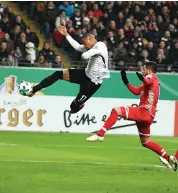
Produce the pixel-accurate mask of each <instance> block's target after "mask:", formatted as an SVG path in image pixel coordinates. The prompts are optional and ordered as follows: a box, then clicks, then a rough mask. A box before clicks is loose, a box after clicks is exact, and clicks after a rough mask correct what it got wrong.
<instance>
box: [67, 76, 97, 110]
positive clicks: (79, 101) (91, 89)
mask: <svg viewBox="0 0 178 193" xmlns="http://www.w3.org/2000/svg"><path fill="white" fill-rule="evenodd" d="M100 86H101V84H98V85H96V84H94V83H93V82H91V80H89V79H88V78H87V77H85V78H84V79H83V80H82V82H81V83H80V91H79V94H78V95H77V97H76V98H75V99H74V100H73V102H72V103H71V105H70V108H71V110H70V112H71V113H77V112H78V111H80V110H81V109H82V108H83V107H84V103H85V102H86V101H87V100H88V99H89V98H90V97H91V96H92V95H93V94H94V93H95V92H96V91H97V90H98V89H99V88H100Z"/></svg>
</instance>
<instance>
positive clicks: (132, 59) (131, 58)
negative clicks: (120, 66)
mask: <svg viewBox="0 0 178 193" xmlns="http://www.w3.org/2000/svg"><path fill="white" fill-rule="evenodd" d="M136 61H137V55H136V51H135V49H133V48H131V49H130V50H129V52H128V54H127V55H126V57H125V61H124V62H125V63H127V64H128V65H129V66H132V65H135V64H136Z"/></svg>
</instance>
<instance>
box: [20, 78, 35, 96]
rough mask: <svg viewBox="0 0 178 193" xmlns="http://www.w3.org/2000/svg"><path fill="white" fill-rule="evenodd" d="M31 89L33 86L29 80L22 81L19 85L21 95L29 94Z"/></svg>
mask: <svg viewBox="0 0 178 193" xmlns="http://www.w3.org/2000/svg"><path fill="white" fill-rule="evenodd" d="M32 90H33V86H32V84H31V83H30V82H26V81H22V82H21V83H20V85H19V93H20V94H21V95H23V96H29V95H30V94H31V93H32Z"/></svg>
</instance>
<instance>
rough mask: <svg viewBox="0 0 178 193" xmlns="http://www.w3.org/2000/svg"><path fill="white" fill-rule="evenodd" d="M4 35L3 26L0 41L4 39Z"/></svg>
mask: <svg viewBox="0 0 178 193" xmlns="http://www.w3.org/2000/svg"><path fill="white" fill-rule="evenodd" d="M3 37H4V32H3V31H2V28H0V41H1V40H2V39H3Z"/></svg>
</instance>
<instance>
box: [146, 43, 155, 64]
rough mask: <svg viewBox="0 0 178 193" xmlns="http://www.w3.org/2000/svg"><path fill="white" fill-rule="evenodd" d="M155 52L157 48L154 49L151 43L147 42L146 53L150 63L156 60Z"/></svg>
mask: <svg viewBox="0 0 178 193" xmlns="http://www.w3.org/2000/svg"><path fill="white" fill-rule="evenodd" d="M156 50H157V48H156V47H155V45H154V44H153V42H148V44H147V51H148V53H149V58H150V60H151V61H154V60H155V59H156Z"/></svg>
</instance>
